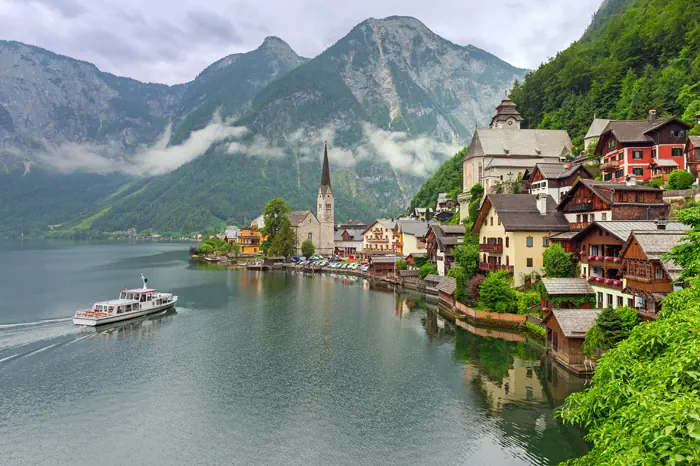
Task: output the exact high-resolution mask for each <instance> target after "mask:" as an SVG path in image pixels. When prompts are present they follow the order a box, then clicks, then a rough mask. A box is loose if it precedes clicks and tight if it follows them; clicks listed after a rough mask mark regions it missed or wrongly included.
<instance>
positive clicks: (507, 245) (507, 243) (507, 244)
mask: <svg viewBox="0 0 700 466" xmlns="http://www.w3.org/2000/svg"><path fill="white" fill-rule="evenodd" d="M509 243H510V241H508V237H507V236H506V247H507V248H509V247H510V246H509Z"/></svg>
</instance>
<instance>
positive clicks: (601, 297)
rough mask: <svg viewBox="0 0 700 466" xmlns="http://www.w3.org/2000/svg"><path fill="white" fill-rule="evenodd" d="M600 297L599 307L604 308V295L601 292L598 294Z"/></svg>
mask: <svg viewBox="0 0 700 466" xmlns="http://www.w3.org/2000/svg"><path fill="white" fill-rule="evenodd" d="M597 296H598V305H600V306H602V305H603V293H601V292H600V291H599V292H598V293H597Z"/></svg>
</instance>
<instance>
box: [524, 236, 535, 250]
mask: <svg viewBox="0 0 700 466" xmlns="http://www.w3.org/2000/svg"><path fill="white" fill-rule="evenodd" d="M525 241H526V243H525V244H527V247H528V248H531V247H532V246H533V245H534V241H533V239H532V236H528V237H527V239H526V240H525Z"/></svg>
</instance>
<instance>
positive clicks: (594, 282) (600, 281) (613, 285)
mask: <svg viewBox="0 0 700 466" xmlns="http://www.w3.org/2000/svg"><path fill="white" fill-rule="evenodd" d="M588 283H590V284H591V286H602V287H604V288H610V289H612V290H618V291H622V288H623V287H622V280H618V279H615V278H603V277H589V278H588Z"/></svg>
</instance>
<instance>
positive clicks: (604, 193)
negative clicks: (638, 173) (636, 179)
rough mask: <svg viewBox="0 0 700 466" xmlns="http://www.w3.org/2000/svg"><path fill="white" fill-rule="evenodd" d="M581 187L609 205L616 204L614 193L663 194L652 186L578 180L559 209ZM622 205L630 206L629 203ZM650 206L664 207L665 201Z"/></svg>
mask: <svg viewBox="0 0 700 466" xmlns="http://www.w3.org/2000/svg"><path fill="white" fill-rule="evenodd" d="M580 186H586V187H587V188H588V189H590V190H591V192H592V193H593V194H595V195H596V196H598V197H599V198H600V199H602V200H603V201H605V202H606V203H607V204H610V205H612V204H615V203H614V202H613V199H612V192H613V191H615V192H618V191H638V192H661V191H662V190H661V189H659V188H652V187H650V186H644V185H639V184H633V185H628V184H627V183H614V182H610V181H596V180H586V179H583V178H579V179H578V180H576V182H575V183H574V185H573V186H572V187H571V189H570V190H569V191H568V192H567V193H566V194H565V195H564V197H563V198H562V199H561V202H559V206H558V209H560V210H561V209H562V208H563V207H564V205H565V204H566V203H567V202H568V201H569V199H571V198H572V197H573V196H574V193H575V192H576V190H577V189H579V188H580ZM622 204H629V203H627V202H625V203H622ZM647 204H648V205H650V206H656V205H663V201H661V202H658V203H647Z"/></svg>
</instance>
